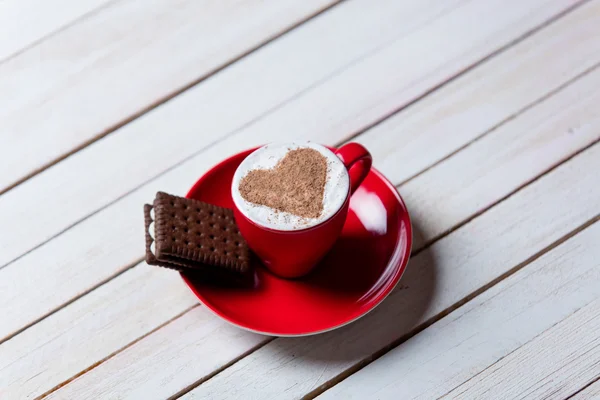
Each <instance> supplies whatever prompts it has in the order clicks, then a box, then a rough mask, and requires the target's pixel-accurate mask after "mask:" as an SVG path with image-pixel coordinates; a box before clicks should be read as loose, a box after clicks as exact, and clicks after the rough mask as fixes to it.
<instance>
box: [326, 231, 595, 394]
mask: <svg viewBox="0 0 600 400" xmlns="http://www.w3.org/2000/svg"><path fill="white" fill-rule="evenodd" d="M598 237H600V222H596V223H595V224H594V225H592V226H591V227H589V228H587V229H585V230H584V231H583V232H580V233H579V234H577V235H576V236H575V237H573V238H571V239H569V240H568V241H567V242H565V243H563V244H561V245H560V246H558V247H557V248H555V249H553V250H552V251H550V252H549V253H546V254H545V255H544V256H542V257H541V258H539V259H537V260H536V261H534V262H533V263H532V264H530V265H528V266H526V267H524V268H523V269H522V270H520V271H519V272H517V273H516V274H514V275H513V276H511V277H509V278H507V279H505V280H504V281H502V282H500V283H499V284H498V285H496V286H494V287H493V288H491V289H490V290H488V291H486V292H485V293H483V294H482V295H480V296H478V297H476V298H474V299H473V300H471V301H470V302H469V303H467V304H465V305H464V306H462V307H461V308H459V309H458V310H456V311H454V312H453V313H451V314H450V315H448V316H447V317H445V318H444V319H442V320H441V321H439V322H437V323H435V324H434V325H432V326H430V327H429V328H427V329H426V330H425V331H423V332H421V333H420V334H419V335H417V336H415V337H413V338H412V339H410V340H408V341H407V342H405V343H403V344H401V345H400V346H398V347H397V348H395V349H394V350H392V351H390V352H389V353H387V354H386V355H385V356H383V357H382V358H380V359H379V360H377V361H375V362H374V363H372V364H370V365H368V366H367V367H365V368H364V369H362V370H360V371H358V372H357V373H355V374H354V375H352V376H350V377H349V378H348V379H346V380H344V381H342V382H341V383H339V384H338V385H336V386H334V387H333V388H332V389H331V390H328V391H326V392H325V393H324V394H323V395H321V396H319V399H398V398H402V399H432V398H462V399H482V398H494V399H499V398H505V399H517V398H527V399H538V398H540V399H541V398H561V399H564V398H566V397H568V395H570V394H572V393H573V392H574V391H575V390H577V389H578V388H580V387H582V386H584V385H585V384H586V383H587V382H589V381H590V380H591V379H592V378H593V377H594V369H593V367H592V368H590V364H593V363H594V361H595V362H596V363H598V362H600V346H598V340H600V335H598V333H600V332H599V331H598V329H599V328H600V326H599V324H600V322H599V321H600V318H599V317H600V315H599V314H598V312H599V311H600V308H599V305H600V285H598V284H597V282H598V280H599V279H600V249H599V248H598V246H597V242H598ZM573 313H575V314H574V315H571V314H573ZM594 319H595V320H594ZM561 321H562V322H561ZM586 322H589V325H587V326H588V328H589V331H588V329H587V328H583V327H582V325H585V324H586ZM578 331H579V332H578ZM594 341H595V345H596V347H597V349H596V350H595V352H594V351H591V350H590V347H593V345H594ZM553 342H554V343H553ZM569 356H570V357H572V358H574V359H571V360H568V359H567V358H568V357H569ZM579 357H581V358H580V359H577V358H579ZM561 366H564V367H566V368H568V369H569V370H570V371H569V372H566V371H560V369H561ZM525 369H526V370H525ZM556 372H560V373H559V374H558V375H556ZM595 373H596V374H598V370H596V371H595ZM552 375H554V376H552ZM590 375H591V376H590ZM494 379H495V380H494ZM492 380H493V381H492ZM463 382H465V383H463ZM540 389H542V390H541V391H537V390H540ZM448 392H449V393H448Z"/></svg>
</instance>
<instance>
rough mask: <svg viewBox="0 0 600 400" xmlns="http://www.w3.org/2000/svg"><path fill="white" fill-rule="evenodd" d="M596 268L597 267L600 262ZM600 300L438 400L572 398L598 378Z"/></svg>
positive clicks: (599, 363)
mask: <svg viewBox="0 0 600 400" xmlns="http://www.w3.org/2000/svg"><path fill="white" fill-rule="evenodd" d="M596 235H597V236H596V238H598V237H600V232H597V233H596ZM595 247H597V246H595ZM588 249H589V250H590V253H591V252H592V251H593V250H592V248H591V247H590V248H588ZM596 257H598V255H597V254H596ZM582 261H584V262H585V261H587V258H586V259H584V257H583V256H582ZM595 263H596V265H597V266H600V264H599V263H598V259H596V260H595ZM561 278H562V277H561ZM599 278H600V277H599V276H596V277H595V278H594V279H596V282H598V280H599ZM586 283H589V282H585V283H583V282H582V284H583V285H585V284H586ZM596 286H600V285H596ZM570 289H571V291H572V292H577V291H578V290H581V289H580V288H575V287H571V288H570ZM598 297H599V296H598V294H597V295H596V301H594V302H593V303H592V304H589V305H587V306H585V307H584V308H582V309H581V310H578V311H577V312H575V313H574V314H573V315H571V316H570V317H568V318H565V320H564V321H561V322H560V323H559V324H558V325H556V326H554V327H552V328H550V329H548V330H547V331H546V332H544V333H542V334H541V335H540V336H539V337H537V338H535V339H534V340H532V341H531V342H529V343H527V344H525V345H523V346H522V347H520V348H519V349H517V350H516V351H514V352H513V353H511V354H509V355H507V356H506V357H505V358H504V359H502V360H500V361H498V362H497V363H495V364H494V365H493V366H492V367H491V368H489V369H487V370H485V371H483V372H482V373H481V374H479V375H477V376H475V377H474V378H473V379H471V380H470V381H468V382H467V383H465V384H463V385H461V386H459V387H458V388H456V389H454V390H453V391H452V392H450V393H449V394H447V395H446V396H444V397H442V398H443V399H464V398H479V397H480V396H485V397H487V398H496V399H514V398H528V399H564V398H567V397H568V396H569V395H571V394H573V393H575V392H576V391H577V390H579V388H581V387H582V386H584V385H585V384H587V383H588V382H590V381H591V380H593V379H596V378H597V377H599V376H600V299H598ZM531 318H533V319H537V318H538V315H532V316H531ZM511 322H512V321H511ZM523 322H525V321H523ZM513 327H514V326H513Z"/></svg>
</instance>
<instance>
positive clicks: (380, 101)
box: [0, 0, 569, 264]
mask: <svg viewBox="0 0 600 400" xmlns="http://www.w3.org/2000/svg"><path fill="white" fill-rule="evenodd" d="M364 1H366V0H364ZM392 3H393V5H395V4H404V2H392ZM351 4H352V6H353V7H354V8H353V9H352V10H353V12H352V13H354V14H356V15H360V16H361V18H362V17H363V16H364V14H365V7H359V8H358V9H357V8H356V6H355V3H351ZM444 4H445V3H444ZM343 5H344V4H343ZM343 5H342V6H343ZM342 6H340V7H336V9H335V10H333V12H331V13H326V15H324V16H323V17H324V18H319V19H318V20H315V21H312V22H314V24H308V26H305V27H304V26H303V28H306V29H304V30H301V31H300V33H297V34H296V35H290V36H289V37H290V38H292V39H289V41H288V40H284V39H288V36H286V37H285V38H282V40H279V41H277V43H274V44H273V46H268V47H267V48H265V49H264V51H261V52H258V53H256V54H253V56H254V57H248V58H246V59H244V60H242V62H240V63H237V64H236V65H234V67H233V68H230V69H228V70H227V71H224V73H223V74H219V75H218V76H215V79H211V80H208V81H206V82H205V84H203V85H199V86H198V87H196V88H194V90H191V91H189V92H187V93H185V95H183V96H179V97H178V98H177V99H176V100H174V101H171V102H169V103H167V104H166V105H165V106H164V107H161V108H160V109H159V110H157V112H156V113H151V114H150V115H147V116H145V117H144V118H141V119H138V120H136V121H134V123H131V124H128V125H126V126H125V127H124V128H123V129H121V130H120V131H119V132H115V134H112V135H110V136H109V137H107V138H105V139H104V140H101V141H99V142H96V143H95V144H94V145H93V146H90V147H88V148H86V149H84V150H83V151H80V152H78V153H76V154H75V155H73V156H71V157H69V158H68V159H67V160H65V161H64V162H61V163H59V164H58V165H55V166H54V167H53V168H51V169H49V170H46V171H44V173H42V174H40V175H38V176H36V177H34V178H33V179H30V180H29V181H27V182H25V183H24V184H22V185H19V186H18V187H16V188H15V189H13V190H11V191H10V192H8V193H6V194H4V195H3V196H2V197H0V224H2V225H8V226H13V227H14V229H13V232H12V234H11V235H10V236H9V237H8V238H7V239H6V240H3V241H2V242H1V243H0V250H1V251H0V264H5V263H7V262H10V261H11V260H13V259H14V258H15V257H18V256H20V255H22V254H23V253H24V252H26V251H28V250H30V249H31V248H32V247H35V246H37V245H40V244H41V243H43V242H45V241H47V240H48V239H50V238H52V237H53V236H54V235H56V234H58V233H60V232H61V231H63V230H64V229H66V228H68V227H69V226H71V225H73V224H76V223H77V222H78V221H80V220H81V219H82V218H85V217H86V216H87V215H89V214H90V213H93V212H95V211H97V210H98V209H100V208H102V207H104V206H106V205H107V204H108V203H110V202H112V201H114V200H115V199H116V198H118V197H119V196H123V195H124V194H126V193H128V191H130V190H132V189H134V188H135V187H137V186H138V185H139V184H140V182H145V181H147V180H148V179H151V178H152V177H153V176H155V175H156V174H159V173H162V172H164V170H165V169H166V168H170V167H172V166H173V164H174V163H176V162H178V161H181V160H182V158H184V157H186V156H190V155H193V154H195V153H196V152H197V151H198V149H200V148H202V147H203V146H205V145H206V144H207V143H208V142H210V141H212V140H216V139H219V138H221V140H222V138H223V135H224V134H226V133H227V132H231V131H232V130H235V129H236V128H238V127H239V126H238V123H239V122H240V120H243V121H244V123H247V122H248V121H249V120H255V121H256V122H254V123H252V124H250V125H247V126H246V127H245V128H244V129H242V130H239V131H236V133H235V135H236V136H235V138H236V139H235V140H236V143H237V144H238V145H237V146H236V147H237V148H240V147H241V146H249V145H253V144H256V143H257V142H263V141H271V140H276V139H279V138H280V136H281V133H282V132H286V134H288V135H290V136H291V137H298V138H302V137H307V138H316V139H318V140H322V141H327V139H329V140H331V141H333V140H335V139H336V138H338V139H343V138H344V137H347V135H348V133H349V132H354V131H356V130H360V129H363V128H364V127H366V126H368V125H369V124H371V123H372V122H373V121H376V120H379V119H381V118H382V116H384V115H387V114H389V113H390V112H391V110H395V109H397V108H398V107H399V106H401V105H403V104H405V103H406V102H409V101H411V100H412V99H414V98H415V97H417V96H419V95H421V94H423V93H424V92H427V90H429V89H430V88H431V87H432V86H435V85H437V84H439V83H440V82H443V81H445V80H447V79H448V78H449V76H451V75H453V74H455V73H458V72H460V71H462V70H464V68H466V67H467V66H469V65H471V64H472V63H473V62H475V61H477V60H480V59H481V58H483V57H485V56H487V55H489V54H490V53H491V52H493V51H495V50H496V49H497V48H498V47H499V46H502V45H505V44H507V43H510V42H511V41H512V40H514V39H515V37H518V36H519V35H522V34H524V33H526V32H528V31H529V30H531V29H532V28H534V27H535V26H538V25H539V24H541V23H543V22H544V21H546V20H547V19H548V18H550V17H552V16H554V15H556V14H558V13H560V12H561V11H564V10H565V9H566V8H568V7H569V5H568V4H566V3H565V2H563V1H560V0H535V1H529V2H523V3H522V4H519V6H518V7H505V5H504V2H502V1H501V0H494V1H483V0H478V1H473V2H468V3H465V4H464V5H463V6H462V7H459V8H457V9H454V10H452V11H451V12H450V11H449V12H447V13H446V14H445V15H443V17H440V18H438V19H434V20H433V21H431V23H429V24H426V25H425V26H424V27H422V28H421V29H418V30H416V31H414V32H411V33H410V34H408V35H405V36H403V39H402V40H396V41H393V42H392V43H391V44H389V45H388V46H387V47H385V46H384V44H385V43H384V44H380V46H383V48H382V49H381V50H379V51H376V52H375V53H374V54H370V55H369V56H368V57H366V58H363V59H361V60H360V61H356V58H352V59H351V60H349V61H346V62H345V63H342V65H339V64H338V61H339V58H340V50H337V51H331V53H332V55H331V56H329V55H328V50H331V49H329V48H328V47H335V48H338V47H339V46H340V43H338V42H332V41H331V40H332V38H333V37H339V35H347V34H348V31H351V32H352V35H349V37H354V35H355V34H356V21H357V20H360V19H361V18H350V17H348V16H346V18H344V21H346V25H343V24H342V25H341V26H340V25H337V24H332V23H331V22H332V21H330V20H329V18H325V17H329V16H336V15H338V13H340V12H344V10H345V9H344V8H343V7H342ZM370 8H372V7H366V9H370ZM397 9H398V7H392V6H390V8H389V9H385V10H384V9H383V8H382V9H378V10H379V13H378V14H384V15H388V14H395V11H397ZM386 11H390V13H388V12H386ZM352 13H351V14H352ZM419 15H421V14H419ZM435 15H437V14H434V15H433V16H435ZM492 16H493V18H492ZM388 17H389V15H388ZM430 17H432V16H431V15H430ZM331 18H333V17H331ZM336 18H337V17H336ZM403 18H409V17H408V16H407V15H404V17H403ZM421 19H425V17H423V15H421ZM466 19H468V20H469V21H471V20H474V21H477V24H476V25H474V26H471V25H469V24H465V23H464V21H465V20H466ZM488 19H489V20H488ZM323 21H324V22H323ZM347 21H351V23H348V22H347ZM373 21H374V22H373V23H374V24H375V26H380V24H381V21H380V20H379V19H376V18H373ZM414 23H415V22H414V21H413V24H414ZM324 25H325V26H324ZM393 25H394V26H402V25H403V24H402V23H399V22H398V18H396V19H394V22H393ZM409 25H410V26H412V27H414V25H412V24H409ZM384 26H385V24H384ZM341 27H345V29H341ZM369 29H373V27H372V26H369ZM324 30H325V32H326V33H324ZM329 30H331V31H332V34H331V35H330V34H329ZM334 31H335V32H338V33H337V35H338V36H336V35H333V32H334ZM295 32H296V31H294V32H292V34H294V33H295ZM306 32H308V33H306ZM473 32H477V34H474V33H473ZM347 36H348V35H347ZM389 36H390V35H388V38H387V40H388V41H389V40H390V39H389ZM324 38H327V39H329V40H324ZM466 38H468V40H467V39H466ZM345 40H350V39H349V38H348V37H346V39H345ZM359 42H360V41H359ZM343 43H346V42H343ZM416 43H418V45H416ZM307 45H308V46H310V48H311V49H312V50H311V51H312V53H310V54H311V56H310V57H309V58H308V59H310V61H308V60H307V57H306V53H305V52H303V51H300V50H301V49H306V47H305V46H307ZM355 45H356V43H355V42H352V43H351V44H348V46H349V47H351V48H352V47H353V46H355ZM343 48H344V49H347V48H348V47H346V45H344V47H343ZM315 49H318V51H315ZM427 49H429V50H430V51H429V50H427ZM441 49H443V51H441ZM304 51H305V50H304ZM343 53H344V54H346V51H344V52H343ZM422 53H426V54H429V55H430V56H427V57H422ZM298 54H302V59H301V60H300V61H299V62H298V63H297V64H298V65H303V68H305V67H306V66H312V67H310V68H308V67H307V72H306V75H305V74H304V73H302V74H298V79H299V80H296V78H295V76H294V79H292V80H290V79H289V78H290V76H289V68H290V65H294V64H290V63H291V62H292V61H294V60H297V58H294V57H299V56H298ZM326 55H327V56H326ZM329 57H331V58H329ZM359 58H360V54H359ZM413 58H414V59H417V58H418V59H419V60H420V62H419V63H418V64H417V63H406V60H407V59H413ZM332 63H333V64H336V65H337V68H336V69H334V70H333V71H336V70H339V69H340V68H342V70H341V71H340V72H339V73H338V74H337V75H335V77H334V78H332V79H328V80H325V82H323V83H322V84H319V83H320V82H321V81H322V80H323V79H324V77H326V76H327V74H331V73H332V71H331V70H330V68H331V66H332V65H331V64H332ZM323 65H324V66H325V67H321V66H323ZM265 66H268V67H265ZM317 66H318V67H317ZM344 66H346V67H345V69H344ZM322 68H325V71H324V70H323V69H322ZM315 70H316V72H315ZM254 71H258V72H256V74H254ZM323 73H325V75H323ZM307 75H309V78H312V77H315V75H317V76H318V79H317V80H316V81H312V80H311V79H307ZM247 76H253V77H255V78H256V79H252V80H248V79H247ZM390 77H391V78H390ZM388 78H390V79H388ZM307 81H308V82H307ZM273 82H285V84H282V85H274V83H273ZM267 83H268V84H267ZM232 84H233V85H232ZM311 84H312V85H315V87H314V88H312V89H311V90H306V91H305V92H303V93H302V94H301V95H300V94H298V93H299V91H302V90H305V89H306V87H307V86H306V85H311ZM275 86H277V87H276V88H275V89H266V88H267V87H269V88H272V87H275ZM298 86H300V87H298ZM290 87H295V88H296V90H292V91H291V92H290V90H289V88H290ZM250 89H252V90H250ZM271 90H273V91H271ZM222 93H227V96H223V95H222ZM256 93H261V96H260V97H257V96H256ZM357 93H360V95H356V94H357ZM238 94H239V96H238ZM263 95H264V97H263ZM282 95H283V96H284V97H283V98H282ZM286 95H287V96H295V97H294V98H293V99H292V100H290V101H288V102H287V103H286V104H285V105H281V104H280V102H281V101H285V100H284V99H285V98H288V99H289V97H285V96H286ZM274 97H276V98H277V99H278V100H276V101H275V104H273V98H274ZM340 99H344V101H343V102H340ZM265 103H267V104H268V105H269V106H268V107H267V108H266V109H264V108H262V107H263V106H264V105H265ZM199 104H202V105H203V106H202V107H198V105H199ZM272 107H276V110H274V111H273V112H272V113H270V114H269V115H267V116H266V117H263V118H258V116H259V115H260V113H261V112H266V111H267V110H269V109H271V108H272ZM232 109H235V110H236V113H235V114H236V116H235V117H232V115H231V114H230V111H229V110H232ZM261 110H262V111H261ZM238 114H239V116H238ZM308 115H310V118H307V116H308ZM30 120H32V119H31V118H30ZM165 132H169V133H171V135H165ZM198 132H202V133H203V136H202V140H200V139H199V137H198ZM257 133H260V136H256V134H257ZM157 148H160V149H161V155H160V157H157V155H156V149H157ZM223 154H226V153H223ZM107 155H110V159H111V162H110V163H107V162H106V159H107V157H108V156H107ZM204 156H205V153H203V154H201V155H196V157H204ZM148 160H152V162H148ZM98 165H102V168H98ZM80 171H86V172H88V173H89V174H90V175H89V177H88V179H84V180H82V179H81V172H80ZM123 171H127V173H123ZM39 193H45V194H46V193H47V194H49V195H48V197H45V198H44V202H39V201H38V200H37V198H38V196H39ZM9 210H10V211H9ZM25 215H27V218H25V217H24V216H25ZM28 221H31V223H34V221H35V226H32V225H31V224H28V223H27V222H28Z"/></svg>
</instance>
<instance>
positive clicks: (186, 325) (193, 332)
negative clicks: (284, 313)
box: [47, 307, 268, 399]
mask: <svg viewBox="0 0 600 400" xmlns="http://www.w3.org/2000/svg"><path fill="white" fill-rule="evenodd" d="M160 331H161V333H160V334H159V335H149V336H148V337H147V338H146V339H147V340H142V341H140V342H139V346H137V345H136V346H135V348H129V349H126V350H125V351H123V352H121V353H119V354H117V355H116V356H115V357H113V358H111V359H110V360H109V361H107V362H106V363H103V364H101V366H100V367H99V368H102V371H101V372H105V371H108V370H109V369H110V371H111V373H110V374H109V375H104V374H102V382H101V383H100V382H96V381H92V383H93V384H91V385H90V380H89V378H88V377H87V376H86V375H84V376H83V377H81V378H79V379H76V380H74V381H73V382H72V383H70V384H69V385H68V389H67V390H58V391H56V392H54V393H52V394H50V395H49V396H48V397H47V398H48V399H72V398H73V397H72V396H73V395H74V394H75V395H77V396H81V397H78V398H86V399H97V398H115V397H120V398H130V399H166V398H168V397H169V396H173V395H174V394H176V393H178V392H179V391H181V390H182V389H185V388H186V386H187V385H189V384H192V383H194V382H195V381H197V380H199V379H202V378H204V377H206V376H207V375H209V374H211V373H212V372H213V371H215V370H217V369H219V368H222V367H224V366H226V364H228V363H230V362H231V361H232V360H235V359H236V358H237V357H241V356H243V355H244V353H243V352H242V353H240V349H248V351H249V350H251V349H253V348H254V347H255V346H257V345H259V344H261V343H264V342H265V341H266V340H268V338H267V337H266V336H261V335H256V334H252V333H248V332H246V331H244V330H241V329H239V328H237V327H234V326H232V325H229V324H226V323H223V321H221V320H219V319H218V318H215V317H214V315H213V314H211V313H210V312H208V311H207V310H206V309H205V308H204V307H196V308H194V309H193V310H191V311H189V312H187V313H186V314H185V315H183V316H182V317H180V318H178V319H176V320H175V321H173V322H172V323H170V324H168V325H166V326H165V327H164V328H163V329H161V330H160ZM157 350H158V351H157ZM94 377H95V378H97V377H99V375H98V374H95V375H94ZM149 377H160V378H158V379H148V378H149ZM96 383H98V384H96Z"/></svg>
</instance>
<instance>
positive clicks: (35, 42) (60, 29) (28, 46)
mask: <svg viewBox="0 0 600 400" xmlns="http://www.w3.org/2000/svg"><path fill="white" fill-rule="evenodd" d="M119 1H122V0H108V1H106V2H105V3H103V4H100V5H98V6H97V7H96V8H92V9H91V10H89V11H86V12H85V13H83V14H81V15H79V16H77V17H75V19H73V20H71V21H68V22H67V23H65V24H64V25H61V26H58V27H57V28H55V29H54V30H52V31H50V32H48V33H45V34H43V36H41V37H39V38H37V39H35V40H33V41H32V42H30V43H28V44H26V45H25V46H24V47H22V48H20V49H18V50H16V51H14V52H13V53H10V54H8V55H7V56H5V57H4V58H3V59H0V64H3V63H5V62H6V61H8V60H10V59H11V58H14V57H17V56H18V55H20V54H22V53H25V52H26V51H28V50H31V49H32V48H33V47H35V46H37V45H39V44H40V43H42V42H44V41H46V40H48V39H50V38H51V37H53V36H55V35H57V34H59V33H60V32H63V31H65V30H67V29H69V28H70V27H72V26H74V25H76V24H77V23H79V22H80V21H85V20H86V19H88V18H90V17H91V16H93V15H95V14H97V13H99V12H101V11H102V10H104V9H105V8H107V7H110V6H111V5H113V4H114V3H117V2H119ZM4 191H5V190H0V195H1V194H2V193H3V192H4Z"/></svg>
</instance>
